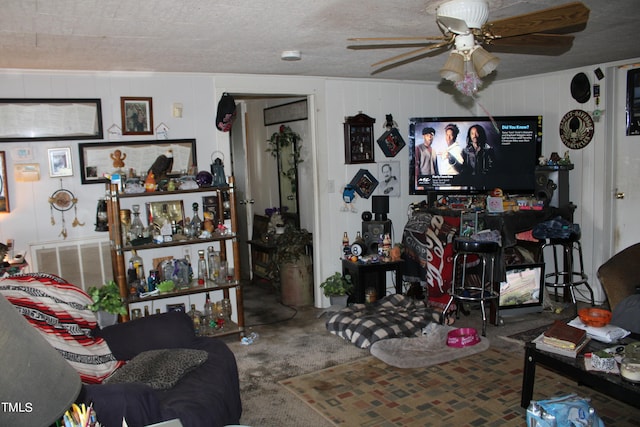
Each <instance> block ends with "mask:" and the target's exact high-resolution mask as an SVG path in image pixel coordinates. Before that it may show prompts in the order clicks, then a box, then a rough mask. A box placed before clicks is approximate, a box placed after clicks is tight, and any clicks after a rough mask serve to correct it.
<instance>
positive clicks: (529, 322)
mask: <svg viewBox="0 0 640 427" xmlns="http://www.w3.org/2000/svg"><path fill="white" fill-rule="evenodd" d="M244 300H245V324H246V325H247V333H249V332H257V333H258V334H259V338H258V340H257V341H256V342H255V343H253V344H251V345H248V346H247V345H242V344H241V343H240V341H239V340H238V338H237V337H226V338H225V341H226V342H227V343H228V344H229V347H230V348H231V349H232V351H233V352H234V354H235V356H236V360H237V362H238V371H239V374H240V388H241V397H242V403H243V415H242V418H241V423H242V424H245V425H248V426H252V427H276V426H278V427H279V426H287V427H289V426H305V427H310V426H313V427H323V426H331V425H332V423H330V422H329V421H328V420H327V419H326V418H325V417H323V416H321V415H320V414H319V413H318V412H317V411H315V410H313V409H311V407H309V406H308V405H306V404H304V403H302V401H301V400H300V399H299V398H298V397H296V396H295V395H294V394H293V393H291V392H289V391H288V390H287V389H286V388H285V387H283V386H281V385H279V384H278V383H279V382H280V381H282V380H286V379H289V378H293V377H297V376H301V375H304V374H309V373H313V372H316V371H321V370H323V369H327V368H331V367H335V366H339V365H342V364H345V363H349V362H353V361H357V360H360V359H363V360H375V359H371V358H369V351H367V350H362V349H359V348H357V347H355V346H354V345H352V344H350V343H347V342H346V341H343V340H342V339H340V338H338V337H336V336H335V335H332V334H330V333H328V332H327V331H326V329H325V321H326V319H327V315H326V314H323V313H324V311H323V310H322V309H316V308H313V307H297V308H290V307H285V306H283V305H281V304H280V303H279V297H278V294H277V292H275V291H274V290H273V289H272V288H271V287H270V286H269V285H264V284H259V285H256V284H252V285H247V286H245V287H244ZM573 315H575V312H574V313H564V312H563V313H560V314H554V313H551V312H544V313H540V314H528V315H523V316H521V317H509V318H505V319H504V322H503V324H502V325H501V326H495V325H491V326H488V327H487V338H488V339H489V341H490V346H491V348H493V349H500V350H501V353H502V354H505V355H509V357H510V358H512V359H513V361H514V363H515V364H516V365H517V367H518V368H519V369H521V364H522V357H523V344H522V342H519V341H517V340H514V339H512V338H505V339H503V337H508V336H513V335H514V334H517V333H520V332H522V331H526V330H530V329H532V328H535V327H539V326H544V325H550V324H551V323H553V321H554V320H556V319H558V318H569V317H572V316H573ZM479 322H480V314H479V310H472V312H471V315H469V316H462V317H461V318H460V319H459V320H458V321H457V322H456V325H455V326H457V327H469V326H471V327H475V328H479V326H480V323H479ZM486 353H487V352H484V353H482V354H483V355H484V354H486ZM364 358H367V359H364ZM380 363H381V362H380ZM433 368H435V367H432V369H433ZM508 376H509V375H508ZM510 376H513V377H517V381H516V383H517V382H518V381H520V378H521V376H520V375H519V374H517V373H516V374H513V375H510ZM496 379H497V378H494V379H493V380H492V381H493V382H495V380H496ZM492 386H493V385H492ZM518 387H519V386H518ZM518 390H519V389H518ZM587 391H589V390H588V389H587ZM518 393H519V391H518ZM554 393H555V388H553V387H552V388H551V389H549V391H548V394H547V395H546V396H551V395H554ZM460 406H463V405H462V404H460ZM516 406H518V407H519V400H518V403H517V404H516ZM363 410H364V409H363ZM373 425H375V424H373ZM398 425H399V424H398ZM436 425H437V424H436ZM513 425H518V426H522V425H524V412H523V413H522V414H521V416H520V417H519V418H518V419H517V420H514V422H513Z"/></svg>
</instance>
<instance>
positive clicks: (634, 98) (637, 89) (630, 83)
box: [627, 68, 640, 135]
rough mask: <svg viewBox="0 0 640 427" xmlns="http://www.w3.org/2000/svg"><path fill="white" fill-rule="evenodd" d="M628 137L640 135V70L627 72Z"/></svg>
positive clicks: (635, 69)
mask: <svg viewBox="0 0 640 427" xmlns="http://www.w3.org/2000/svg"><path fill="white" fill-rule="evenodd" d="M627 135H640V68H634V69H633V70H629V71H627Z"/></svg>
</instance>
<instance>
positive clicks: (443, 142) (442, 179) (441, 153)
mask: <svg viewBox="0 0 640 427" xmlns="http://www.w3.org/2000/svg"><path fill="white" fill-rule="evenodd" d="M541 150H542V116H510V117H493V118H491V117H432V118H412V119H410V120H409V152H410V154H409V161H410V168H409V170H410V172H409V175H410V177H409V178H410V179H409V193H410V194H427V195H428V194H432V193H447V192H449V193H452V192H453V193H457V194H468V193H481V192H488V191H491V190H493V189H494V188H501V189H502V190H503V191H504V192H505V193H511V194H526V193H534V192H535V170H536V165H537V163H538V158H539V157H540V153H541Z"/></svg>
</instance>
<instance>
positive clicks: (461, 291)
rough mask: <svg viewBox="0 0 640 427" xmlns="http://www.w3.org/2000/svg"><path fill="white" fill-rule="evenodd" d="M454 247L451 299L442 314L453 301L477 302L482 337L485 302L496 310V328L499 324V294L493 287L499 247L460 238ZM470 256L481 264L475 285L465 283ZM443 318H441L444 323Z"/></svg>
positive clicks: (485, 318) (485, 319)
mask: <svg viewBox="0 0 640 427" xmlns="http://www.w3.org/2000/svg"><path fill="white" fill-rule="evenodd" d="M454 247H455V251H456V255H455V256H454V257H453V280H452V282H451V290H450V292H449V293H450V295H451V298H450V299H449V302H448V303H447V306H446V307H445V309H444V312H443V313H447V311H448V310H449V307H450V306H451V304H452V303H453V301H454V300H455V301H470V302H479V303H480V310H481V312H482V336H486V329H487V313H486V310H485V306H484V303H485V301H490V302H491V303H492V304H494V306H495V310H496V316H495V318H496V326H497V325H498V324H499V320H498V318H499V316H498V304H497V299H498V297H499V296H500V292H499V291H497V290H496V287H495V283H496V282H495V275H494V274H495V273H494V272H495V260H496V257H497V256H498V254H499V251H500V245H498V243H497V242H492V241H476V240H471V239H469V238H464V237H460V238H457V239H455V241H454ZM470 255H476V256H478V258H479V259H480V262H481V263H482V275H481V276H480V282H479V283H477V284H472V283H467V258H468V257H469V256H470ZM460 258H462V265H461V267H460V269H461V271H462V278H461V280H460V286H459V287H458V286H457V281H456V274H457V270H458V260H459V259H460ZM487 264H489V269H490V272H489V275H488V276H487ZM444 319H445V316H444V315H443V317H442V322H443V323H444Z"/></svg>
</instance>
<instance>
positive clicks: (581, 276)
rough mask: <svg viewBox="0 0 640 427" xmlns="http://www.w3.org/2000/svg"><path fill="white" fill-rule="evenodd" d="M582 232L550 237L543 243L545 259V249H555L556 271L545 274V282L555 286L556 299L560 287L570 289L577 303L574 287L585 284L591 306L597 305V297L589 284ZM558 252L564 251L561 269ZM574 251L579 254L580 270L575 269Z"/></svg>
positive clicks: (574, 301) (552, 286)
mask: <svg viewBox="0 0 640 427" xmlns="http://www.w3.org/2000/svg"><path fill="white" fill-rule="evenodd" d="M581 234H582V233H580V232H579V231H574V232H572V233H571V234H570V235H569V237H567V238H557V237H555V238H550V239H545V243H544V244H543V245H542V249H541V252H542V257H543V259H544V250H545V248H547V247H551V248H552V249H553V268H554V271H552V272H550V273H547V274H545V275H544V279H545V281H544V284H545V286H546V287H548V288H554V289H555V294H556V299H558V289H559V288H563V289H567V288H568V289H569V292H570V293H571V302H572V303H573V304H574V305H575V304H576V296H575V292H574V288H575V287H576V286H580V285H584V286H586V287H587V290H588V291H589V295H590V297H591V306H594V305H595V298H594V296H593V289H592V288H591V286H590V285H589V282H588V277H587V275H586V274H585V272H584V264H583V261H582V245H581V244H580V237H581ZM558 252H561V253H562V259H563V264H562V265H563V268H562V269H560V266H559V263H558ZM574 253H577V255H578V261H579V268H580V269H579V270H576V271H574V269H575V267H576V265H575V264H574Z"/></svg>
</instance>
